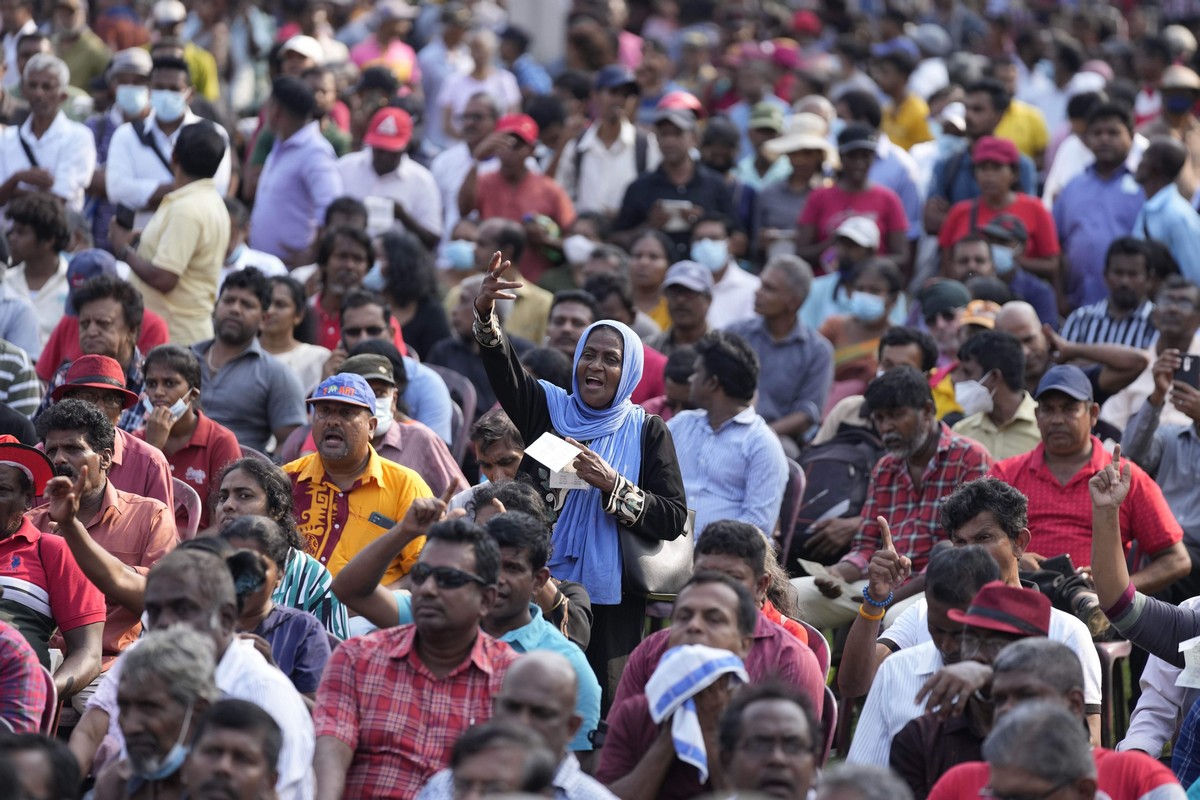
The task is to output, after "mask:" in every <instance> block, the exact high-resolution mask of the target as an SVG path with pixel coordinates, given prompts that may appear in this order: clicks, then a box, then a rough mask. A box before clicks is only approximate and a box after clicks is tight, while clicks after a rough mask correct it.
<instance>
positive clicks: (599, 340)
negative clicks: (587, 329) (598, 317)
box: [575, 327, 625, 409]
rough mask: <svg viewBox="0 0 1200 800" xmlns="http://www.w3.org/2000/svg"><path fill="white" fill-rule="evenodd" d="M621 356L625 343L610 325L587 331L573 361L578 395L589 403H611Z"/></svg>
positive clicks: (603, 405) (598, 406)
mask: <svg viewBox="0 0 1200 800" xmlns="http://www.w3.org/2000/svg"><path fill="white" fill-rule="evenodd" d="M624 358H625V343H624V341H623V340H622V339H621V335H620V334H619V333H617V332H616V330H614V329H613V328H607V327H606V328H596V329H595V330H593V331H592V332H591V334H589V335H588V338H587V342H586V343H584V346H583V352H582V353H580V355H579V362H578V363H577V364H576V365H575V379H576V381H577V382H578V384H579V398H580V399H581V400H583V402H585V403H587V405H588V407H590V408H595V409H601V408H608V407H609V406H610V405H612V401H613V397H615V396H616V394H617V386H618V384H620V383H621V365H622V363H623V361H624Z"/></svg>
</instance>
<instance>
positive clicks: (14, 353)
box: [0, 339, 42, 417]
mask: <svg viewBox="0 0 1200 800" xmlns="http://www.w3.org/2000/svg"><path fill="white" fill-rule="evenodd" d="M41 398H42V385H41V384H40V383H39V382H38V377H37V373H36V372H34V370H33V362H32V361H30V360H29V354H28V353H26V352H25V351H24V350H22V349H21V348H19V347H17V346H16V345H14V344H12V343H11V342H7V341H5V340H3V339H0V403H4V404H5V405H7V406H9V407H10V408H12V410H13V411H16V412H18V413H20V414H23V415H24V416H26V417H32V416H33V412H35V411H37V408H38V403H39V402H40V400H41Z"/></svg>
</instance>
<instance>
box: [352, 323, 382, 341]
mask: <svg viewBox="0 0 1200 800" xmlns="http://www.w3.org/2000/svg"><path fill="white" fill-rule="evenodd" d="M384 330H385V328H383V327H382V326H380V325H370V326H368V327H366V328H342V335H343V336H349V337H350V338H351V339H357V338H358V337H359V336H371V337H374V338H378V337H380V336H383V332H384Z"/></svg>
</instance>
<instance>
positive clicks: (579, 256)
mask: <svg viewBox="0 0 1200 800" xmlns="http://www.w3.org/2000/svg"><path fill="white" fill-rule="evenodd" d="M562 246H563V255H564V256H566V259H567V263H569V264H573V265H576V266H578V265H580V264H583V263H584V262H585V261H587V260H588V258H590V257H591V255H592V251H593V250H595V249H596V243H595V242H593V241H592V240H591V239H589V238H588V237H586V236H580V235H579V234H575V235H573V236H568V237H567V238H565V239H563V243H562Z"/></svg>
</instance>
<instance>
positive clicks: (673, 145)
mask: <svg viewBox="0 0 1200 800" xmlns="http://www.w3.org/2000/svg"><path fill="white" fill-rule="evenodd" d="M654 133H655V135H656V136H657V138H658V149H659V150H660V151H661V152H662V157H663V161H665V162H666V163H668V164H678V163H679V162H680V161H682V160H684V159H686V158H688V157H689V153H690V150H691V147H692V135H691V133H690V132H689V131H685V130H683V129H682V128H680V127H678V126H676V125H675V124H674V123H673V122H660V123H658V124H657V125H655V126H654Z"/></svg>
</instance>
